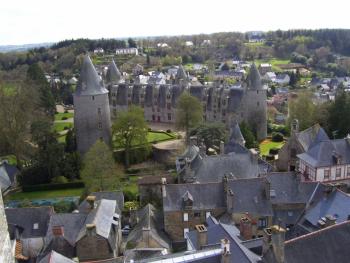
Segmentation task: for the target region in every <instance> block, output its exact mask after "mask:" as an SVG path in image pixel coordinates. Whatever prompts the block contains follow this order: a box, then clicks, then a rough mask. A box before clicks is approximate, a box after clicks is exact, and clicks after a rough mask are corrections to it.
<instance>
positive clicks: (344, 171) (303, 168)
mask: <svg viewBox="0 0 350 263" xmlns="http://www.w3.org/2000/svg"><path fill="white" fill-rule="evenodd" d="M337 169H341V172H340V176H339V177H337V176H336V171H337ZM348 169H349V174H348ZM325 170H329V171H330V175H329V179H325V178H324V174H325ZM299 171H300V172H301V173H302V174H306V173H308V178H309V179H310V180H311V181H318V182H332V181H337V180H349V179H350V165H349V164H345V165H333V166H328V167H316V168H315V167H313V166H312V165H310V164H308V163H306V162H304V161H302V160H300V161H299Z"/></svg>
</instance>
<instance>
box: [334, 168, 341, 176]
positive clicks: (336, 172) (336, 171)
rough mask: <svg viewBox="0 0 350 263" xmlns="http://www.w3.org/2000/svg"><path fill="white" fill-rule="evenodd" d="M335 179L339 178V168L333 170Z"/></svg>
mask: <svg viewBox="0 0 350 263" xmlns="http://www.w3.org/2000/svg"><path fill="white" fill-rule="evenodd" d="M335 177H336V178H339V177H341V168H337V169H336V170H335Z"/></svg>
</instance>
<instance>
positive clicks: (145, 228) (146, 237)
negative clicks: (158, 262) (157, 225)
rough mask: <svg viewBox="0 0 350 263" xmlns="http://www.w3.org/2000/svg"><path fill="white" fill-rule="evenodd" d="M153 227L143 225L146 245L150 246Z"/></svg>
mask: <svg viewBox="0 0 350 263" xmlns="http://www.w3.org/2000/svg"><path fill="white" fill-rule="evenodd" d="M150 231H151V229H150V228H149V227H143V228H142V241H143V242H144V244H145V246H146V247H149V246H150V243H149V239H150V238H149V233H150Z"/></svg>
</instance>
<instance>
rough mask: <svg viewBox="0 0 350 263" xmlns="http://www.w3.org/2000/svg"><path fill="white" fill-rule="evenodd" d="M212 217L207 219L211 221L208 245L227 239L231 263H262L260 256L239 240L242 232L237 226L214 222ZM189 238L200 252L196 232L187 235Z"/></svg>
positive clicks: (208, 227)
mask: <svg viewBox="0 0 350 263" xmlns="http://www.w3.org/2000/svg"><path fill="white" fill-rule="evenodd" d="M211 217H212V216H210V217H209V218H208V219H207V221H208V220H209V221H210V222H209V224H208V226H207V237H208V245H215V244H220V241H221V239H224V238H226V239H228V240H229V241H230V252H231V258H230V262H231V263H251V262H256V263H257V262H260V257H259V256H257V255H256V254H254V253H253V252H251V251H250V250H249V249H247V248H246V247H245V246H244V245H242V241H241V240H240V239H239V238H238V236H239V232H240V231H239V230H238V229H237V227H236V226H234V225H227V224H223V223H218V222H217V221H216V222H214V221H213V219H211ZM187 237H188V238H189V241H190V242H191V243H192V245H193V246H194V247H195V249H196V250H199V249H200V248H199V246H198V243H197V235H196V230H195V231H190V232H189V233H187Z"/></svg>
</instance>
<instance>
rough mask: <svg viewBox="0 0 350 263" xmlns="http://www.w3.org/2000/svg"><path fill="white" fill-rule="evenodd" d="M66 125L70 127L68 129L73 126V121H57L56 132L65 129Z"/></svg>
mask: <svg viewBox="0 0 350 263" xmlns="http://www.w3.org/2000/svg"><path fill="white" fill-rule="evenodd" d="M64 127H68V129H70V128H72V127H73V123H71V122H55V123H54V124H53V129H54V131H55V132H60V131H63V130H64Z"/></svg>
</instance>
